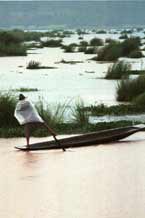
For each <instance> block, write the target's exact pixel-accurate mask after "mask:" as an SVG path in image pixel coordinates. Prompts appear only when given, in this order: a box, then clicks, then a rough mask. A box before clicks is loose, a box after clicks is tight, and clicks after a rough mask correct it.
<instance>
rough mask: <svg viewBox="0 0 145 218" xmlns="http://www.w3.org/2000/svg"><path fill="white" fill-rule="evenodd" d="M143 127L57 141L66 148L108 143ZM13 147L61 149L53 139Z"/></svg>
mask: <svg viewBox="0 0 145 218" xmlns="http://www.w3.org/2000/svg"><path fill="white" fill-rule="evenodd" d="M144 128H145V127H138V126H131V127H122V128H115V129H109V130H102V131H97V132H93V133H87V134H82V135H77V136H73V137H69V138H64V139H60V140H59V142H60V144H61V145H62V147H64V148H66V149H67V148H75V147H84V146H91V145H99V144H104V143H110V142H115V141H118V140H121V139H123V138H126V137H128V136H130V135H132V134H134V133H136V132H138V131H141V130H144ZM15 148H17V149H20V150H24V151H27V150H44V149H47V150H50V149H61V147H60V145H58V144H57V143H56V142H55V141H54V140H52V141H46V142H39V143H34V144H31V145H30V148H29V149H28V148H27V147H26V145H24V146H16V147H15Z"/></svg>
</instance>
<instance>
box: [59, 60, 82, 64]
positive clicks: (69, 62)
mask: <svg viewBox="0 0 145 218" xmlns="http://www.w3.org/2000/svg"><path fill="white" fill-rule="evenodd" d="M56 63H57V64H60V63H62V64H80V63H83V61H66V60H64V59H62V60H61V61H60V62H56Z"/></svg>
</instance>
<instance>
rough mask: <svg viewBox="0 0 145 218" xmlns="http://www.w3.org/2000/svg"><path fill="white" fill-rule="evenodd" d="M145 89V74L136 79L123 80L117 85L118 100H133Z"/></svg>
mask: <svg viewBox="0 0 145 218" xmlns="http://www.w3.org/2000/svg"><path fill="white" fill-rule="evenodd" d="M144 91H145V75H141V76H139V77H138V78H136V79H127V80H124V79H123V80H121V81H120V82H118V85H117V91H116V92H117V100H118V101H132V100H133V99H134V98H136V97H137V96H138V95H140V94H142V93H144Z"/></svg>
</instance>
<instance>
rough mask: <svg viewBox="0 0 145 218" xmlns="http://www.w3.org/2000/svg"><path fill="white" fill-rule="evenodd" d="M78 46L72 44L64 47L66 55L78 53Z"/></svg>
mask: <svg viewBox="0 0 145 218" xmlns="http://www.w3.org/2000/svg"><path fill="white" fill-rule="evenodd" d="M77 46H78V45H77V44H76V43H71V44H69V45H63V46H62V49H64V52H66V53H73V52H75V51H76V47H77Z"/></svg>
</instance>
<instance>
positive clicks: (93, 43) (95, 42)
mask: <svg viewBox="0 0 145 218" xmlns="http://www.w3.org/2000/svg"><path fill="white" fill-rule="evenodd" d="M103 44H104V43H103V40H102V39H100V38H93V39H91V41H90V45H91V46H102V45H103Z"/></svg>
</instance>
